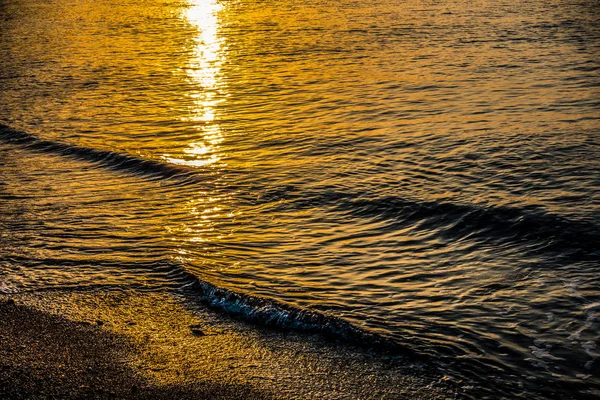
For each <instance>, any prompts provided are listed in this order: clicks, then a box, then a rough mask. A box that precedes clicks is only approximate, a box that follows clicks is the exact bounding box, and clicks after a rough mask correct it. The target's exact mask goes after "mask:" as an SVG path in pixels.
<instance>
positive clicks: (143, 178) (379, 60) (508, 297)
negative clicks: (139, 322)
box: [0, 0, 600, 399]
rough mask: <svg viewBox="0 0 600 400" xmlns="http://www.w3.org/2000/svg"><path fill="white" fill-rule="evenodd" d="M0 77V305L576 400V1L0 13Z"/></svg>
mask: <svg viewBox="0 0 600 400" xmlns="http://www.w3.org/2000/svg"><path fill="white" fill-rule="evenodd" d="M0 60H1V61H0V291H2V292H5V293H16V292H25V291H47V290H54V289H60V290H98V291H101V290H122V289H124V288H127V289H131V288H137V289H139V290H148V291H172V290H186V291H188V292H190V293H195V296H197V300H198V301H200V302H204V303H206V304H208V305H209V306H210V307H212V308H214V309H216V310H219V311H220V312H223V313H226V314H230V315H235V316H238V317H242V318H245V319H248V320H249V321H253V322H255V323H259V324H263V323H264V324H267V325H270V326H273V327H275V328H277V327H279V328H282V329H296V330H304V331H309V332H321V333H323V334H325V335H329V336H333V337H335V338H337V339H340V340H342V341H344V340H346V341H348V342H353V343H358V344H365V345H367V346H374V347H383V348H384V350H385V351H398V352H401V353H402V352H406V353H409V354H412V356H413V357H417V358H419V359H420V360H423V361H424V362H427V363H431V364H432V365H435V366H436V368H439V369H440V370H441V371H442V372H443V373H444V375H446V379H448V380H452V381H454V382H457V384H460V385H462V386H463V387H464V388H465V396H466V397H471V398H486V397H489V398H515V397H522V398H526V399H536V398H564V399H567V398H597V397H598V396H600V359H599V356H600V349H599V347H598V346H600V325H599V324H600V316H599V314H600V6H599V4H598V2H597V1H594V0H587V1H586V0H569V1H567V0H545V1H542V0H529V1H516V0H500V1H495V0H494V1H492V0H479V1H464V0H457V1H450V0H448V1H445V0H441V1H433V0H429V1H428V0H423V1H417V0H406V1H401V0H382V1H367V0H362V1H358V0H319V1H317V0H305V1H292V0H258V1H254V0H253V1H247V0H222V1H219V0H135V1H134V0H118V1H117V0H95V1H91V0H52V1H46V0H0Z"/></svg>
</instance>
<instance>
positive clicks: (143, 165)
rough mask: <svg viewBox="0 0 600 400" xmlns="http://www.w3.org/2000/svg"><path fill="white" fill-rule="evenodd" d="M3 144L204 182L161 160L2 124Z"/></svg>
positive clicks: (167, 176) (116, 167) (136, 170)
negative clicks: (86, 145)
mask: <svg viewBox="0 0 600 400" xmlns="http://www.w3.org/2000/svg"><path fill="white" fill-rule="evenodd" d="M0 141H2V142H4V143H7V144H11V145H16V146H19V147H22V148H24V149H27V150H30V151H36V152H41V153H50V154H57V155H60V156H64V157H71V158H74V159H77V160H83V161H89V162H92V163H96V164H98V165H101V166H103V167H105V168H108V169H111V170H116V171H123V172H128V173H133V174H135V175H144V176H150V177H157V178H164V179H180V180H185V181H188V180H189V181H203V180H202V178H201V176H200V175H198V174H195V173H194V170H192V169H188V168H185V167H183V166H176V165H169V164H165V163H161V162H159V161H153V160H145V159H142V158H139V157H134V156H131V155H125V154H121V153H117V152H114V151H109V150H99V149H94V148H90V147H82V146H77V145H73V144H67V143H61V142H58V141H51V140H43V139H41V138H39V137H37V136H35V135H32V134H30V133H27V132H23V131H19V130H16V129H13V128H11V127H9V126H6V125H3V124H0Z"/></svg>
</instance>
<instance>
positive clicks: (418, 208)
mask: <svg viewBox="0 0 600 400" xmlns="http://www.w3.org/2000/svg"><path fill="white" fill-rule="evenodd" d="M367 196H368V194H365V193H361V194H358V193H344V192H336V191H326V192H325V191H323V192H314V191H310V192H308V193H306V192H304V193H303V192H301V191H298V190H297V189H296V188H292V187H287V188H278V189H275V190H273V191H270V192H266V193H264V194H263V196H262V197H261V198H260V199H259V200H258V202H260V203H272V204H273V206H274V207H275V208H286V209H289V208H292V209H310V208H314V207H323V206H326V207H329V208H330V209H331V210H332V211H334V212H336V213H338V214H341V215H344V216H348V217H355V218H362V219H369V220H371V221H382V222H384V223H386V226H387V228H388V229H390V230H393V229H398V228H401V227H408V226H412V227H413V229H418V230H430V231H434V232H435V234H436V235H437V236H438V237H441V238H447V239H452V240H462V239H478V240H481V241H486V242H492V244H502V243H507V242H511V243H517V244H524V245H531V244H535V246H533V247H532V248H535V249H536V251H542V252H547V251H552V252H559V253H561V254H564V255H566V256H568V257H569V258H571V259H573V258H574V259H588V258H590V257H592V258H598V257H599V256H600V247H599V246H598V243H600V227H599V226H598V223H597V222H596V221H594V220H591V221H590V220H574V219H569V218H566V217H564V216H561V215H559V214H554V213H550V212H547V211H545V210H544V209H543V208H541V207H506V206H488V207H483V206H477V205H474V204H460V203H451V202H438V201H419V200H413V199H409V198H405V197H401V196H385V197H376V196H375V195H374V196H373V198H368V197H367ZM255 203H256V201H255Z"/></svg>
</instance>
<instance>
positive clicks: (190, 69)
mask: <svg viewBox="0 0 600 400" xmlns="http://www.w3.org/2000/svg"><path fill="white" fill-rule="evenodd" d="M221 9H222V6H221V5H220V4H219V3H218V2H217V1H215V0H191V1H190V3H189V7H187V8H186V9H185V11H184V13H183V15H182V17H183V18H184V19H185V20H186V21H187V22H189V23H190V24H191V25H192V26H193V27H194V28H195V29H197V31H198V35H197V36H196V37H195V38H194V49H193V53H192V58H191V60H190V62H189V64H188V65H187V66H186V75H187V77H188V79H189V82H190V83H191V85H192V87H193V91H192V92H191V93H189V94H188V96H189V98H191V99H192V102H193V105H192V106H191V108H190V115H189V116H187V117H185V118H183V119H184V120H186V121H191V122H194V123H195V124H194V126H195V129H196V130H197V131H198V133H199V135H198V138H197V140H193V141H192V142H190V143H189V144H188V147H187V148H185V149H184V150H183V154H181V155H177V156H174V155H172V154H165V155H163V158H164V159H165V160H167V161H168V162H170V163H173V164H179V165H188V166H192V167H203V166H207V165H212V164H215V163H217V162H218V161H219V160H220V157H219V155H218V154H219V144H220V143H221V142H222V141H223V134H222V132H221V128H220V126H219V124H218V123H217V122H216V121H215V107H216V105H217V104H218V103H219V102H220V101H221V98H222V94H223V84H222V81H221V79H220V76H219V74H220V71H221V65H222V64H223V59H224V46H223V43H222V39H221V38H220V37H219V35H218V31H219V15H218V14H219V11H221Z"/></svg>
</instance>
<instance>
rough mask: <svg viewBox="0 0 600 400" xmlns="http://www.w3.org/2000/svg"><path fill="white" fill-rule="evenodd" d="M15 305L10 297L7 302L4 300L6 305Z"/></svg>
mask: <svg viewBox="0 0 600 400" xmlns="http://www.w3.org/2000/svg"><path fill="white" fill-rule="evenodd" d="M15 303H16V302H15V299H13V298H12V297H9V298H8V300H6V304H10V305H14V304H15Z"/></svg>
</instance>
